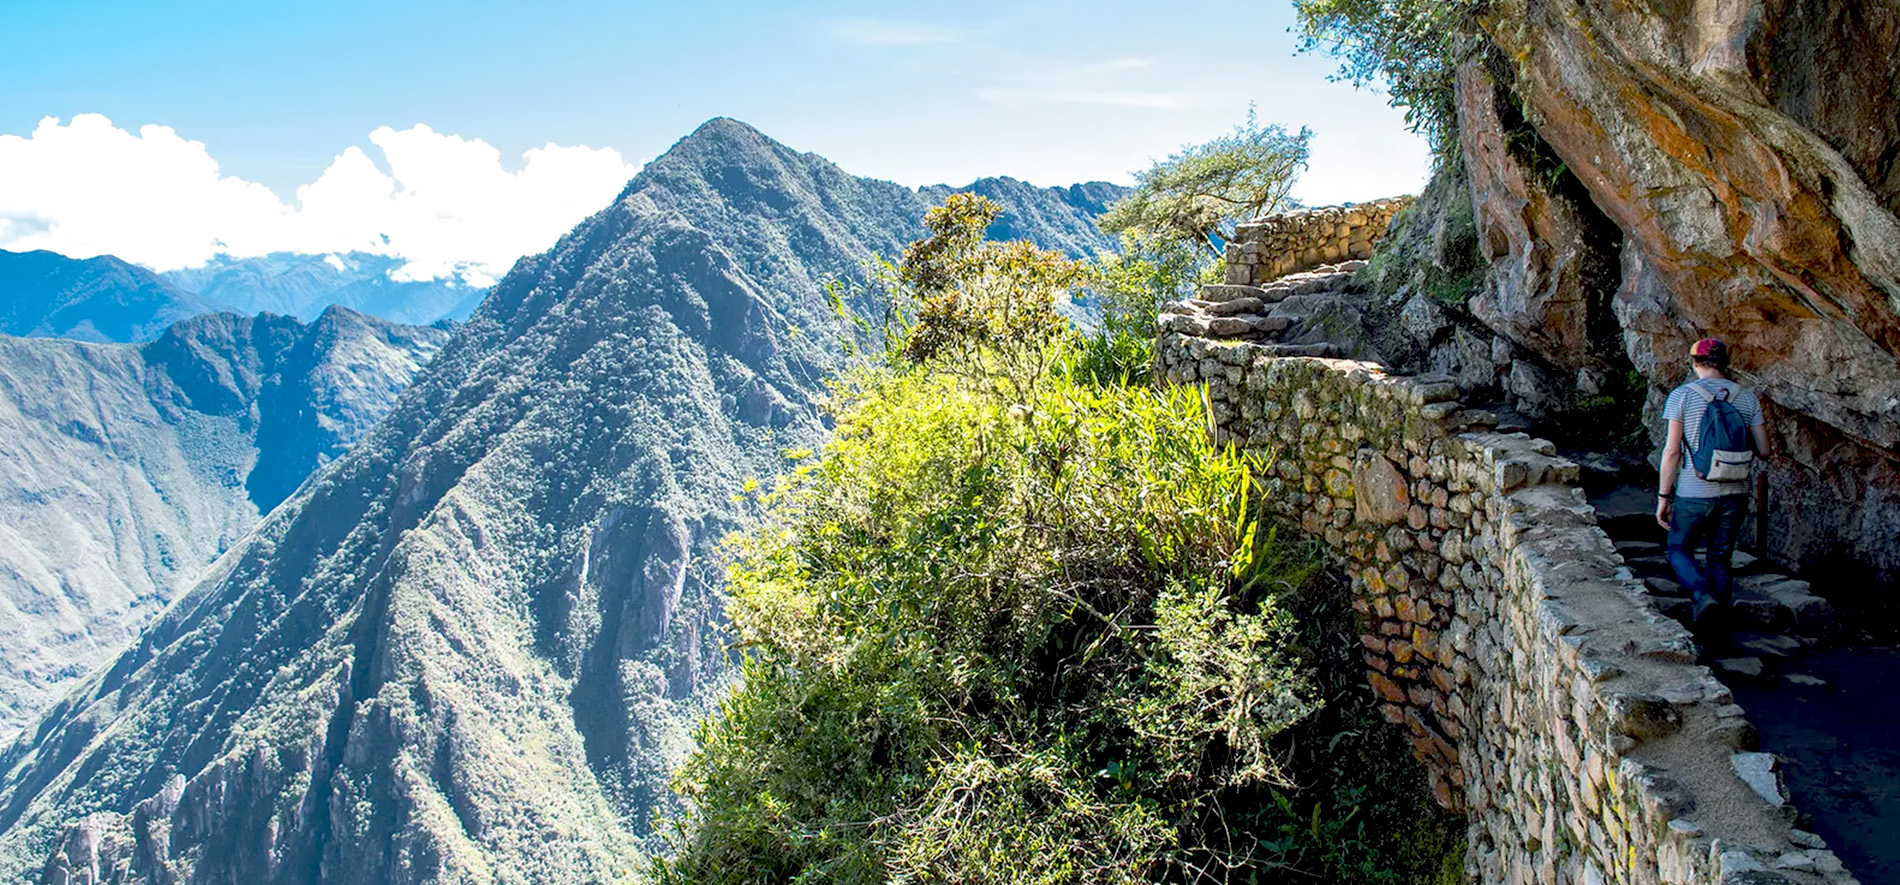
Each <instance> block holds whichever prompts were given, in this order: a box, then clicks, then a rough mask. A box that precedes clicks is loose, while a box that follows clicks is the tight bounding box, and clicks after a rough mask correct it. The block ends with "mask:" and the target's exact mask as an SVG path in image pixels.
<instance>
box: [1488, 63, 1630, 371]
mask: <svg viewBox="0 0 1900 885" xmlns="http://www.w3.org/2000/svg"><path fill="white" fill-rule="evenodd" d="M1457 83H1458V89H1457V96H1458V133H1459V138H1460V146H1461V147H1462V148H1463V151H1464V158H1465V169H1466V171H1467V175H1468V178H1469V180H1470V187H1471V203H1472V207H1473V210H1474V212H1475V214H1476V216H1477V219H1476V221H1477V226H1478V247H1479V253H1480V254H1481V255H1482V256H1483V258H1484V260H1485V261H1486V262H1487V265H1486V268H1485V274H1484V282H1483V284H1482V286H1481V288H1480V289H1479V290H1478V291H1477V292H1476V293H1474V294H1473V295H1472V296H1471V299H1470V301H1469V302H1468V303H1467V304H1466V308H1467V309H1469V310H1470V311H1471V313H1472V315H1473V316H1475V317H1477V318H1478V319H1479V320H1480V321H1482V322H1483V323H1484V324H1485V325H1487V326H1489V327H1491V328H1492V329H1494V330H1496V331H1497V332H1498V333H1499V334H1501V335H1504V336H1505V337H1507V338H1509V339H1511V340H1512V341H1513V342H1516V343H1517V344H1518V345H1519V346H1520V347H1522V348H1524V349H1525V350H1527V351H1529V352H1530V353H1532V354H1535V355H1536V356H1538V357H1540V358H1542V359H1543V360H1545V361H1547V362H1549V363H1552V364H1555V365H1559V366H1566V367H1571V368H1582V367H1586V366H1601V365H1602V364H1603V362H1604V358H1603V354H1602V350H1603V348H1605V347H1607V346H1613V347H1616V348H1617V349H1618V350H1620V349H1621V345H1622V341H1621V340H1620V337H1619V336H1617V335H1616V319H1615V317H1614V316H1613V315H1612V314H1611V312H1610V299H1611V298H1612V297H1613V296H1614V294H1615V292H1616V285H1617V261H1618V252H1619V251H1620V246H1621V240H1622V236H1621V232H1619V231H1618V230H1617V229H1616V227H1615V225H1612V224H1609V223H1608V222H1607V221H1606V220H1605V219H1603V216H1602V215H1601V214H1600V213H1598V212H1596V211H1595V210H1594V208H1591V207H1588V206H1587V205H1580V204H1579V201H1578V200H1577V198H1576V195H1573V194H1560V193H1558V192H1557V188H1556V186H1554V185H1553V182H1552V179H1556V180H1557V181H1559V182H1568V181H1574V180H1575V179H1573V178H1571V177H1570V176H1567V175H1561V174H1553V173H1556V172H1557V170H1553V169H1538V168H1535V167H1534V166H1533V165H1532V163H1533V162H1534V161H1535V160H1536V159H1537V158H1536V157H1530V158H1526V157H1525V156H1524V155H1523V154H1524V152H1523V151H1522V150H1521V149H1520V150H1519V151H1513V150H1512V149H1511V146H1510V144H1509V142H1510V141H1512V139H1511V138H1510V137H1509V135H1508V133H1509V132H1510V131H1511V130H1512V129H1514V128H1518V127H1522V126H1523V125H1524V123H1523V121H1522V120H1521V119H1511V118H1512V117H1514V116H1515V114H1514V111H1515V109H1514V108H1513V107H1512V106H1511V104H1510V101H1509V96H1508V93H1506V92H1505V91H1504V90H1502V89H1500V88H1498V85H1497V83H1496V81H1495V80H1494V79H1493V78H1492V76H1491V74H1490V73H1489V72H1488V71H1486V70H1485V68H1484V65H1483V64H1482V63H1481V62H1480V61H1478V60H1476V59H1473V60H1469V61H1466V62H1465V63H1464V64H1463V65H1461V66H1460V67H1459V69H1458V80H1457ZM1520 141H1521V140H1520ZM1585 199H1586V200H1587V197H1586V198H1585ZM1606 339H1607V340H1606Z"/></svg>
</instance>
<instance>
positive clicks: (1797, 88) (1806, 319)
mask: <svg viewBox="0 0 1900 885" xmlns="http://www.w3.org/2000/svg"><path fill="white" fill-rule="evenodd" d="M1482 24H1483V27H1484V30H1485V32H1486V34H1487V35H1488V38H1489V41H1490V43H1491V44H1493V46H1494V47H1495V48H1496V49H1497V50H1498V53H1499V56H1500V57H1502V58H1504V59H1508V60H1509V62H1508V68H1509V71H1510V76H1511V82H1510V84H1509V88H1510V89H1511V90H1512V92H1514V93H1515V95H1516V97H1517V101H1518V102H1520V103H1521V104H1522V106H1523V107H1524V108H1525V109H1526V110H1525V116H1526V117H1527V118H1528V122H1529V124H1530V126H1531V127H1533V128H1534V130H1535V133H1536V135H1537V136H1538V137H1539V138H1540V139H1541V140H1542V141H1543V142H1544V143H1546V144H1547V145H1548V146H1549V148H1550V149H1551V151H1553V152H1554V154H1555V155H1556V156H1557V157H1558V158H1560V159H1561V161H1562V163H1563V164H1564V166H1565V167H1566V168H1567V170H1568V172H1569V173H1571V174H1574V175H1575V176H1576V178H1577V179H1578V180H1579V181H1580V182H1581V183H1582V185H1583V186H1584V187H1585V188H1587V190H1588V194H1589V198H1590V201H1591V203H1592V204H1593V206H1594V210H1593V211H1597V212H1600V213H1601V214H1602V215H1603V216H1604V217H1605V218H1607V219H1608V220H1609V221H1610V222H1612V223H1613V224H1614V225H1615V227H1616V228H1617V229H1618V230H1620V231H1621V234H1622V239H1623V245H1622V255H1621V261H1620V264H1621V272H1620V277H1621V282H1620V286H1619V289H1618V292H1617V295H1616V298H1615V301H1614V309H1615V315H1616V317H1617V320H1618V322H1619V324H1620V327H1621V329H1622V333H1623V339H1624V345H1625V349H1626V352H1627V354H1628V356H1629V358H1630V360H1631V361H1632V362H1633V363H1634V364H1635V366H1636V368H1637V369H1639V370H1641V371H1642V372H1643V373H1644V374H1645V375H1646V376H1647V377H1648V378H1649V379H1650V381H1651V383H1652V384H1653V385H1654V386H1655V391H1656V392H1655V393H1653V394H1652V401H1651V409H1652V411H1651V415H1652V417H1653V416H1654V414H1655V412H1654V409H1655V407H1656V406H1657V405H1659V404H1660V392H1661V391H1664V390H1666V389H1667V388H1669V387H1671V386H1673V385H1674V384H1676V383H1679V382H1680V381H1682V380H1683V378H1684V377H1685V376H1686V374H1687V372H1688V367H1687V360H1686V359H1685V358H1684V357H1683V356H1682V355H1683V354H1686V352H1687V347H1688V344H1689V343H1690V342H1691V341H1693V340H1695V339H1696V338H1699V337H1703V336H1707V335H1713V336H1716V337H1720V338H1723V339H1725V340H1727V341H1729V342H1730V344H1731V345H1733V346H1734V347H1735V353H1736V366H1737V369H1738V370H1739V374H1740V376H1741V379H1742V380H1743V381H1744V382H1745V383H1749V384H1752V385H1754V386H1756V387H1757V388H1758V389H1759V390H1760V391H1761V392H1762V393H1763V395H1764V398H1765V399H1766V400H1767V401H1768V402H1769V403H1770V404H1771V407H1770V408H1771V412H1772V417H1771V420H1772V421H1773V422H1774V423H1775V428H1776V432H1777V434H1778V435H1779V436H1780V437H1781V438H1782V442H1783V451H1784V454H1783V455H1782V456H1781V457H1779V458H1777V459H1775V461H1774V463H1773V464H1772V465H1771V467H1770V477H1771V481H1772V485H1773V486H1774V499H1775V500H1776V501H1777V502H1778V503H1777V504H1775V505H1774V509H1773V510H1771V514H1770V518H1771V521H1772V526H1771V527H1772V528H1773V529H1774V530H1773V531H1771V533H1770V534H1771V537H1773V538H1775V539H1776V541H1775V543H1776V544H1777V548H1776V549H1775V551H1774V552H1776V553H1778V554H1780V555H1782V556H1784V557H1786V558H1790V559H1793V560H1796V561H1805V562H1806V563H1807V564H1809V565H1816V566H1818V565H1823V564H1829V560H1830V558H1831V557H1837V556H1838V557H1842V558H1845V559H1848V560H1852V561H1855V562H1858V563H1862V564H1863V565H1865V566H1867V567H1869V568H1870V569H1871V570H1872V571H1873V573H1874V578H1875V581H1874V582H1870V584H1871V583H1879V582H1884V583H1885V584H1886V585H1888V586H1889V587H1890V586H1892V585H1893V583H1894V582H1895V581H1896V579H1900V544H1895V543H1894V541H1893V538H1894V537H1895V531H1894V530H1895V528H1896V527H1900V511H1896V507H1895V502H1896V501H1900V491H1896V488H1900V487H1897V486H1896V485H1895V480H1896V478H1900V467H1897V466H1896V465H1897V464H1900V420H1896V417H1895V416H1896V415H1897V414H1900V220H1896V218H1895V214H1894V210H1895V209H1896V207H1900V163H1896V162H1895V156H1896V152H1897V151H1900V76H1896V72H1900V61H1897V59H1900V3H1895V2H1892V0H1880V2H1869V3H1822V2H1807V0H1742V2H1737V3H1729V4H1710V3H1701V4H1691V5H1684V4H1672V3H1661V2H1655V0H1636V2H1629V3H1624V2H1615V3H1613V2H1609V0H1500V2H1496V3H1491V4H1488V5H1487V6H1486V10H1485V12H1484V15H1483V18H1482ZM1479 79H1480V78H1479V77H1478V75H1477V72H1475V71H1473V70H1469V69H1468V70H1467V71H1466V73H1465V74H1464V75H1463V76H1461V79H1460V85H1461V87H1462V88H1463V89H1464V90H1465V92H1466V94H1465V95H1464V96H1463V97H1462V98H1461V104H1462V105H1463V106H1464V108H1465V109H1466V111H1467V112H1470V111H1472V110H1474V109H1481V108H1482V107H1483V106H1484V104H1485V96H1484V95H1483V92H1484V89H1485V85H1484V84H1483V83H1481V82H1479ZM1478 128H1480V129H1482V128H1484V127H1483V126H1480V127H1478ZM1488 137H1489V136H1488V135H1487V133H1485V132H1482V131H1480V132H1475V133H1470V134H1468V136H1467V141H1466V149H1467V152H1468V154H1467V159H1468V161H1470V162H1471V163H1472V164H1473V165H1474V167H1477V168H1478V169H1481V170H1487V171H1488V173H1489V178H1490V180H1489V181H1488V182H1486V183H1485V185H1484V194H1483V197H1482V199H1483V202H1484V203H1486V204H1489V205H1488V207H1487V210H1488V211H1487V213H1486V217H1487V218H1488V219H1490V220H1491V221H1492V222H1493V224H1492V226H1491V227H1490V228H1488V231H1489V232H1493V233H1495V234H1496V235H1497V236H1495V237H1490V236H1489V235H1488V236H1487V243H1493V244H1494V245H1501V246H1503V247H1504V248H1503V249H1502V250H1501V251H1499V252H1497V254H1498V255H1499V256H1500V257H1503V258H1507V259H1510V260H1511V261H1515V262H1517V263H1518V264H1519V265H1521V266H1523V267H1525V268H1531V269H1535V268H1536V267H1538V266H1539V265H1540V264H1541V266H1542V267H1543V268H1544V269H1545V270H1547V271H1553V270H1554V271H1556V272H1555V273H1550V272H1546V273H1544V274H1542V275H1541V276H1540V275H1527V274H1518V276H1519V277H1520V279H1518V280H1517V281H1516V283H1515V285H1516V289H1515V291H1514V292H1513V293H1511V294H1513V295H1514V297H1515V298H1516V299H1517V300H1515V301H1507V300H1503V295H1504V294H1505V290H1504V289H1502V288H1500V289H1498V293H1499V294H1498V296H1497V297H1498V300H1496V301H1494V302H1493V306H1494V307H1495V308H1497V310H1496V312H1497V313H1498V314H1499V316H1498V317H1497V319H1498V321H1499V322H1500V324H1502V325H1507V326H1510V325H1516V324H1521V322H1523V320H1520V319H1513V318H1512V317H1511V315H1512V314H1514V313H1515V311H1514V310H1512V308H1522V309H1523V310H1524V311H1526V312H1527V316H1529V317H1535V318H1539V319H1540V320H1546V321H1548V323H1549V324H1550V325H1552V326H1554V327H1555V328H1553V329H1545V330H1541V331H1533V330H1521V331H1522V332H1523V337H1522V339H1521V341H1523V342H1524V343H1527V344H1530V345H1536V346H1538V347H1540V348H1547V352H1548V354H1549V355H1550V356H1551V357H1553V358H1560V359H1561V361H1562V362H1564V363H1565V364H1566V365H1568V362H1569V357H1570V355H1574V354H1575V352H1576V350H1575V347H1574V343H1575V341H1576V340H1578V335H1579V333H1580V330H1579V328H1578V323H1577V314H1578V311H1577V310H1576V309H1575V307H1574V298H1572V297H1571V296H1570V295H1569V294H1568V292H1569V290H1568V289H1567V288H1566V287H1565V286H1564V285H1561V283H1562V281H1563V273H1562V272H1561V271H1562V267H1563V263H1562V261H1561V260H1558V259H1560V258H1561V256H1562V255H1563V253H1564V250H1565V248H1566V245H1565V244H1566V243H1576V242H1577V241H1578V238H1577V236H1576V235H1575V234H1574V233H1572V232H1569V231H1567V230H1566V227H1568V226H1571V225H1569V224H1568V223H1566V222H1564V220H1563V219H1562V218H1560V217H1557V216H1554V215H1550V214H1549V213H1540V212H1538V211H1535V209H1536V200H1535V198H1534V193H1532V192H1531V191H1527V190H1526V189H1525V188H1523V187H1522V186H1520V185H1519V184H1518V183H1517V182H1515V181H1514V179H1513V172H1512V170H1511V168H1510V165H1509V163H1507V162H1505V161H1504V160H1503V159H1501V158H1500V155H1499V153H1498V151H1497V150H1496V147H1497V146H1496V145H1495V144H1488V143H1486V142H1485V139H1486V138H1488ZM1479 177H1480V176H1479V174H1478V173H1477V172H1474V186H1476V180H1477V179H1478V178H1479ZM1526 235H1528V239H1526ZM1539 255H1545V256H1550V257H1549V258H1547V259H1539V258H1538V256H1539ZM1526 261H1528V262H1530V263H1526ZM1506 272H1507V275H1508V274H1515V273H1517V270H1516V268H1515V267H1507V268H1506ZM1552 281H1554V282H1556V283H1559V284H1560V285H1556V286H1554V287H1553V286H1552V285H1550V284H1549V283H1550V282H1552ZM1586 312H1587V311H1586ZM1582 334H1583V337H1585V338H1587V337H1588V335H1587V332H1582ZM1568 367H1570V368H1575V367H1576V366H1574V365H1568ZM1652 423H1653V422H1652ZM1870 502H1872V503H1870ZM1875 592H1881V591H1875Z"/></svg>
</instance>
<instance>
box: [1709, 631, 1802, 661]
mask: <svg viewBox="0 0 1900 885" xmlns="http://www.w3.org/2000/svg"><path fill="white" fill-rule="evenodd" d="M1728 645H1729V646H1730V647H1732V648H1734V649H1735V650H1737V651H1739V652H1743V653H1746V654H1749V655H1752V656H1754V657H1758V658H1762V659H1763V660H1770V659H1772V660H1780V661H1788V660H1793V659H1794V657H1795V655H1797V654H1799V653H1800V652H1801V650H1802V649H1805V648H1807V643H1805V642H1802V641H1801V640H1799V639H1796V638H1794V637H1792V636H1783V635H1781V634H1779V633H1753V632H1747V631H1744V632H1740V633H1735V634H1731V635H1730V636H1729V637H1728Z"/></svg>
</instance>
